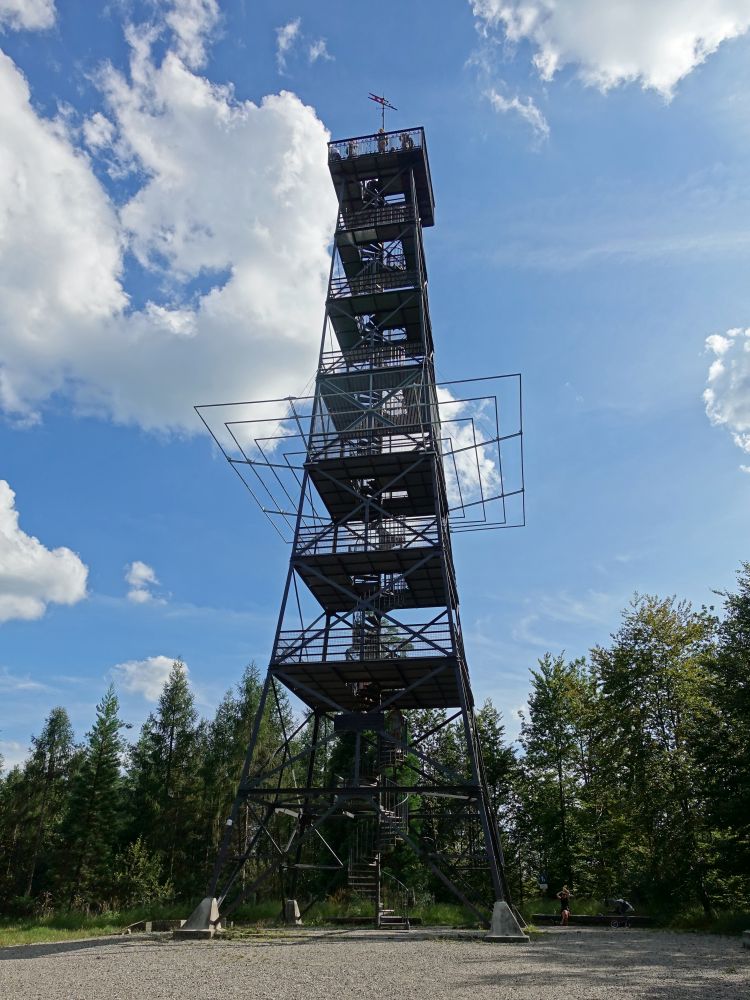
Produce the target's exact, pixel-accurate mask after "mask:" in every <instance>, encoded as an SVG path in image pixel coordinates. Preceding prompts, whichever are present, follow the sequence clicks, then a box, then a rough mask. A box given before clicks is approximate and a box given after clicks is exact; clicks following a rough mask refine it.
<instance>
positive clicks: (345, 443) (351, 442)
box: [308, 424, 436, 462]
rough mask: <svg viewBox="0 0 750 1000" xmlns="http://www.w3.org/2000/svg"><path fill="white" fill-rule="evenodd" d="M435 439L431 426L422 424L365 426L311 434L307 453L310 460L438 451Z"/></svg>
mask: <svg viewBox="0 0 750 1000" xmlns="http://www.w3.org/2000/svg"><path fill="white" fill-rule="evenodd" d="M435 450H436V439H435V436H434V435H433V433H432V429H431V428H425V427H423V426H420V425H419V424H412V425H411V426H405V427H397V428H393V427H379V428H364V429H363V430H361V431H335V430H331V431H329V432H327V433H325V432H324V433H313V434H311V435H310V446H309V451H308V455H309V458H310V460H311V461H316V462H318V461H321V460H322V459H327V458H359V457H366V456H372V455H391V454H396V453H401V452H408V451H435Z"/></svg>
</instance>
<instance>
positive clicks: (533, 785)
mask: <svg viewBox="0 0 750 1000" xmlns="http://www.w3.org/2000/svg"><path fill="white" fill-rule="evenodd" d="M718 596H719V598H720V604H721V606H720V608H719V610H718V611H716V610H715V609H714V608H705V607H704V608H700V609H695V608H693V607H692V606H691V605H690V604H689V603H687V602H686V601H680V600H678V599H677V598H674V597H670V598H659V597H655V596H638V595H636V596H635V597H634V598H633V599H632V601H631V602H630V604H629V606H628V607H627V608H626V609H625V610H624V611H623V613H622V619H621V624H620V626H619V628H618V630H617V631H616V632H615V633H614V634H613V635H612V636H611V637H610V641H609V643H608V644H607V645H606V646H596V647H594V648H593V649H592V650H591V651H590V653H589V655H588V656H587V657H584V658H577V659H570V658H567V657H566V656H565V654H564V653H561V654H558V655H553V654H552V653H546V654H545V655H544V656H543V657H542V658H541V659H540V660H539V662H538V664H537V666H536V668H535V669H533V670H532V671H531V690H530V694H529V698H528V704H527V708H526V709H525V710H524V713H523V718H522V722H521V732H520V737H519V739H518V741H516V743H514V744H509V742H508V740H507V739H506V736H505V731H504V725H503V721H502V718H501V716H500V713H499V712H498V711H497V709H496V708H495V707H494V706H493V704H492V702H491V701H489V700H488V701H486V702H485V703H484V705H482V707H481V708H480V709H479V710H478V712H477V718H478V725H479V730H480V733H481V736H482V745H483V755H484V763H485V771H486V776H487V780H488V783H489V786H490V793H491V797H492V800H493V806H494V808H495V810H496V813H497V816H498V821H499V824H500V827H501V830H502V833H503V840H504V848H505V855H506V868H507V873H508V878H509V882H510V885H511V889H512V892H513V895H514V900H515V901H516V902H518V903H523V902H524V901H525V900H527V899H529V898H530V897H533V896H535V895H538V894H539V891H540V890H539V884H540V882H543V883H544V884H547V885H549V886H550V891H553V890H556V888H558V887H559V885H561V884H562V883H563V882H567V883H568V885H570V886H571V887H573V889H574V892H575V893H576V894H577V895H578V896H591V897H595V898H596V897H598V898H601V897H607V896H612V895H620V894H625V895H627V896H629V897H630V898H631V899H634V900H635V901H636V902H637V903H638V904H639V905H640V906H642V907H646V908H647V907H649V906H650V907H658V908H659V909H661V910H662V911H664V910H669V909H672V910H675V911H676V910H680V909H686V908H689V907H694V906H700V907H702V908H703V909H704V910H705V911H706V912H707V913H709V912H711V911H715V910H721V909H724V908H733V907H746V906H747V899H748V893H749V891H750V777H749V776H750V563H743V564H742V566H741V568H740V571H739V572H738V575H737V585H736V588H735V589H734V590H733V591H731V592H722V593H721V594H719V595H718ZM261 689H262V679H261V677H260V674H259V672H258V670H257V669H256V668H255V667H254V666H252V665H251V666H249V667H248V668H247V669H246V670H245V672H244V674H243V676H242V679H241V680H240V682H239V684H238V685H236V687H234V688H233V689H232V690H230V691H229V692H228V693H227V694H226V695H225V697H224V698H223V700H222V701H221V703H220V704H219V706H218V709H217V711H216V713H215V716H214V717H213V718H212V719H210V720H206V719H200V718H199V717H198V713H197V711H196V708H195V705H194V700H193V695H192V692H191V690H190V687H189V684H188V681H187V678H186V674H185V671H184V669H183V667H182V664H181V663H180V662H179V661H176V662H175V664H174V665H173V667H172V670H171V673H170V676H169V678H168V680H167V682H166V684H165V686H164V689H163V691H162V694H161V697H160V699H159V701H158V704H157V706H156V708H155V710H154V711H153V712H152V713H151V714H150V715H149V716H148V718H147V719H146V721H145V722H144V724H143V726H142V727H141V730H140V733H139V734H138V736H137V739H136V740H135V741H133V742H131V741H130V740H129V739H128V736H127V730H128V729H129V726H128V725H127V724H126V723H125V721H124V720H123V719H122V718H121V715H120V706H119V703H118V699H117V695H116V693H115V691H114V689H113V688H112V687H110V688H109V689H108V690H107V691H106V692H105V693H104V696H103V697H102V700H101V701H100V703H99V705H98V706H97V709H96V718H95V721H94V724H93V725H92V728H91V730H90V731H89V732H88V733H87V734H86V736H85V739H84V740H83V742H81V743H77V742H76V739H75V735H74V733H73V729H72V726H71V723H70V720H69V717H68V714H67V712H66V710H65V709H64V708H62V707H56V708H54V709H53V710H52V711H51V712H50V714H49V716H48V718H47V719H46V721H45V723H44V726H43V727H42V730H41V732H40V733H39V734H38V735H36V736H34V737H33V738H32V743H31V752H30V754H29V756H28V758H27V760H26V761H25V762H24V763H23V764H22V765H18V766H16V767H14V768H12V769H10V770H9V771H6V772H2V773H0V913H5V914H14V913H39V912H46V911H49V910H52V909H82V910H93V911H97V910H101V909H127V908H131V907H134V906H140V905H147V904H150V903H154V902H155V901H170V900H174V901H184V902H185V904H186V905H188V904H189V903H190V902H191V901H192V900H194V899H196V898H199V897H200V896H201V895H202V894H203V891H204V888H205V881H206V876H207V873H208V871H209V869H210V866H211V863H212V861H213V858H214V855H215V852H216V850H217V846H218V841H219V837H220V834H221V831H222V829H223V825H224V822H225V819H226V816H227V815H228V812H229V808H230V805H231V802H232V799H233V797H234V793H235V787H236V783H237V780H238V776H239V773H240V770H241V767H242V761H243V759H244V755H245V750H246V746H247V743H248V740H249V736H250V730H251V727H252V723H253V720H254V718H255V714H256V711H257V709H258V705H259V702H260V695H261ZM280 708H281V717H279V716H278V715H277V714H276V713H275V712H274V713H273V714H272V713H271V712H268V714H267V715H266V716H265V717H264V719H263V722H262V726H261V730H260V741H259V745H258V750H257V756H256V759H257V761H258V763H260V762H261V761H263V760H267V759H268V758H269V756H270V755H271V754H273V753H274V751H275V750H276V749H277V748H278V747H279V746H280V745H281V743H282V741H283V738H284V732H283V730H284V728H286V729H287V731H288V732H291V731H292V730H293V729H294V713H293V711H292V708H291V706H290V705H289V704H288V703H286V702H283V703H282V704H281V706H280ZM413 714H414V719H413V720H411V724H414V725H415V727H417V726H418V728H419V729H420V730H421V731H423V732H425V731H427V730H428V729H432V728H436V733H435V736H434V738H433V740H432V744H431V746H430V747H429V752H430V754H433V755H436V756H437V757H438V759H440V760H443V761H444V762H445V763H446V765H447V766H449V767H454V768H455V767H456V766H461V760H460V758H461V753H462V735H461V732H460V730H459V729H458V725H459V724H458V723H453V724H449V725H447V726H445V727H443V728H439V723H440V721H441V719H443V718H444V716H443V715H442V714H441V712H440V711H432V712H429V713H426V712H422V713H413ZM417 714H419V718H417V717H416V716H417ZM1 764H2V762H1V761H0V766H1ZM443 835H444V836H446V837H449V836H450V826H449V825H448V827H447V828H446V830H444V831H443ZM238 836H241V830H240V831H238ZM394 864H396V865H397V866H398V868H397V869H396V868H394V871H396V873H397V874H398V876H399V878H401V879H402V881H405V882H406V883H407V884H408V885H410V886H411V887H412V888H413V889H415V890H416V891H417V893H420V892H422V893H430V894H431V895H432V896H434V897H435V898H437V899H441V898H447V896H446V894H445V893H446V891H445V890H444V887H443V886H442V885H441V884H440V883H435V882H434V880H433V878H432V876H431V875H430V872H429V871H428V870H427V869H426V868H424V866H422V865H421V864H420V863H419V862H417V861H416V859H414V858H413V857H411V856H410V855H409V853H408V851H407V850H406V849H405V848H401V849H399V851H398V852H397V854H396V855H395V857H394V858H393V859H392V860H391V865H394ZM267 891H268V893H269V894H273V892H274V891H275V890H274V887H273V885H271V884H269V887H268V890H267Z"/></svg>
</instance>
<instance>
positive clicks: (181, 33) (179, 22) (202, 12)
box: [164, 0, 219, 69]
mask: <svg viewBox="0 0 750 1000" xmlns="http://www.w3.org/2000/svg"><path fill="white" fill-rule="evenodd" d="M164 20H165V22H166V23H167V25H168V26H169V27H170V28H171V29H172V31H173V33H174V39H175V46H174V48H175V52H176V53H177V55H178V56H179V58H180V59H182V60H183V62H184V63H185V64H186V65H187V66H190V67H191V69H199V68H200V67H201V66H203V65H204V64H205V62H206V45H207V40H208V37H209V36H210V34H211V32H212V31H213V30H214V29H215V28H216V25H217V24H218V21H219V4H218V3H217V0H172V2H171V3H170V4H169V7H168V9H167V11H166V13H165V15H164Z"/></svg>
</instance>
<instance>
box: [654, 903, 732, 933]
mask: <svg viewBox="0 0 750 1000" xmlns="http://www.w3.org/2000/svg"><path fill="white" fill-rule="evenodd" d="M668 923H669V927H670V928H672V929H673V930H680V931H699V932H701V933H703V934H729V935H733V934H735V935H740V934H741V933H742V932H743V931H745V930H748V929H750V910H723V911H722V912H720V913H716V914H714V915H713V916H707V915H706V914H705V913H704V912H703V910H702V909H698V908H695V909H691V910H687V911H685V912H684V913H679V914H677V916H675V917H673V918H672V919H671V920H670V921H669V922H668Z"/></svg>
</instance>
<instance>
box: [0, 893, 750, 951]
mask: <svg viewBox="0 0 750 1000" xmlns="http://www.w3.org/2000/svg"><path fill="white" fill-rule="evenodd" d="M191 909H192V906H191V904H190V903H178V904H174V905H172V906H152V907H140V908H138V909H133V910H123V911H119V912H116V911H113V912H109V913H102V914H98V915H96V916H87V915H86V914H84V913H76V912H63V913H56V914H53V915H51V916H48V917H24V918H17V919H12V918H6V919H3V918H2V917H0V947H9V946H11V945H20V944H34V943H45V942H46V943H54V942H57V941H72V940H77V939H81V938H87V937H106V936H107V935H111V934H120V933H122V931H123V930H124V928H125V927H127V926H129V925H130V924H134V923H136V922H137V921H139V920H159V919H162V920H170V919H178V918H179V917H185V916H187V914H188V913H189V912H190V910H191ZM602 909H603V907H602V904H601V902H600V901H599V900H596V899H576V900H575V910H574V912H575V913H583V914H595V913H601V912H602ZM522 912H523V915H524V917H525V919H526V920H527V921H530V918H531V914H532V913H554V914H556V913H558V912H559V905H558V903H557V900H552V899H542V898H536V899H529V900H526V902H525V903H524V905H523V907H522ZM372 915H373V908H372V903H370V902H368V901H366V900H358V899H356V898H355V899H349V900H343V899H327V900H325V901H323V902H321V903H317V904H316V905H315V906H314V907H312V908H311V909H310V910H309V911H308V912H307V913H306V914H305V917H304V923H305V926H307V927H325V926H330V925H331V924H332V923H333V921H334V920H336V919H341V918H346V917H367V918H371V917H372ZM409 916H410V917H412V918H417V919H419V920H421V922H422V924H423V925H424V926H425V927H466V928H476V927H479V926H480V924H479V921H478V920H477V918H476V916H475V915H474V914H473V913H472V912H471V911H470V910H466V909H464V907H462V906H457V905H454V904H451V903H432V904H425V905H421V906H415V907H414V908H413V909H411V910H410V911H409ZM653 916H654V921H655V923H656V924H657V925H659V926H662V927H669V928H671V929H673V930H683V931H693V932H699V933H704V934H737V935H738V934H740V933H741V932H742V931H743V930H746V929H747V928H750V911H748V910H726V911H723V912H721V913H718V914H716V915H715V916H713V917H707V916H706V915H705V914H704V913H703V911H702V910H698V909H693V910H688V911H685V912H683V913H681V914H678V915H676V916H675V915H672V916H661V917H660V916H659V915H657V914H655V913H654V914H653ZM234 921H235V926H236V929H237V931H238V932H239V933H241V934H242V935H243V936H247V935H253V936H255V935H262V934H263V932H264V930H265V929H267V928H272V927H279V926H281V925H282V920H281V911H280V906H279V903H278V902H277V901H276V900H265V901H263V902H260V903H255V904H252V905H246V906H243V907H240V908H239V909H238V910H237V912H236V913H235V914H234ZM530 929H531V931H532V933H534V932H536V928H534V927H533V926H531V927H530Z"/></svg>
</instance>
